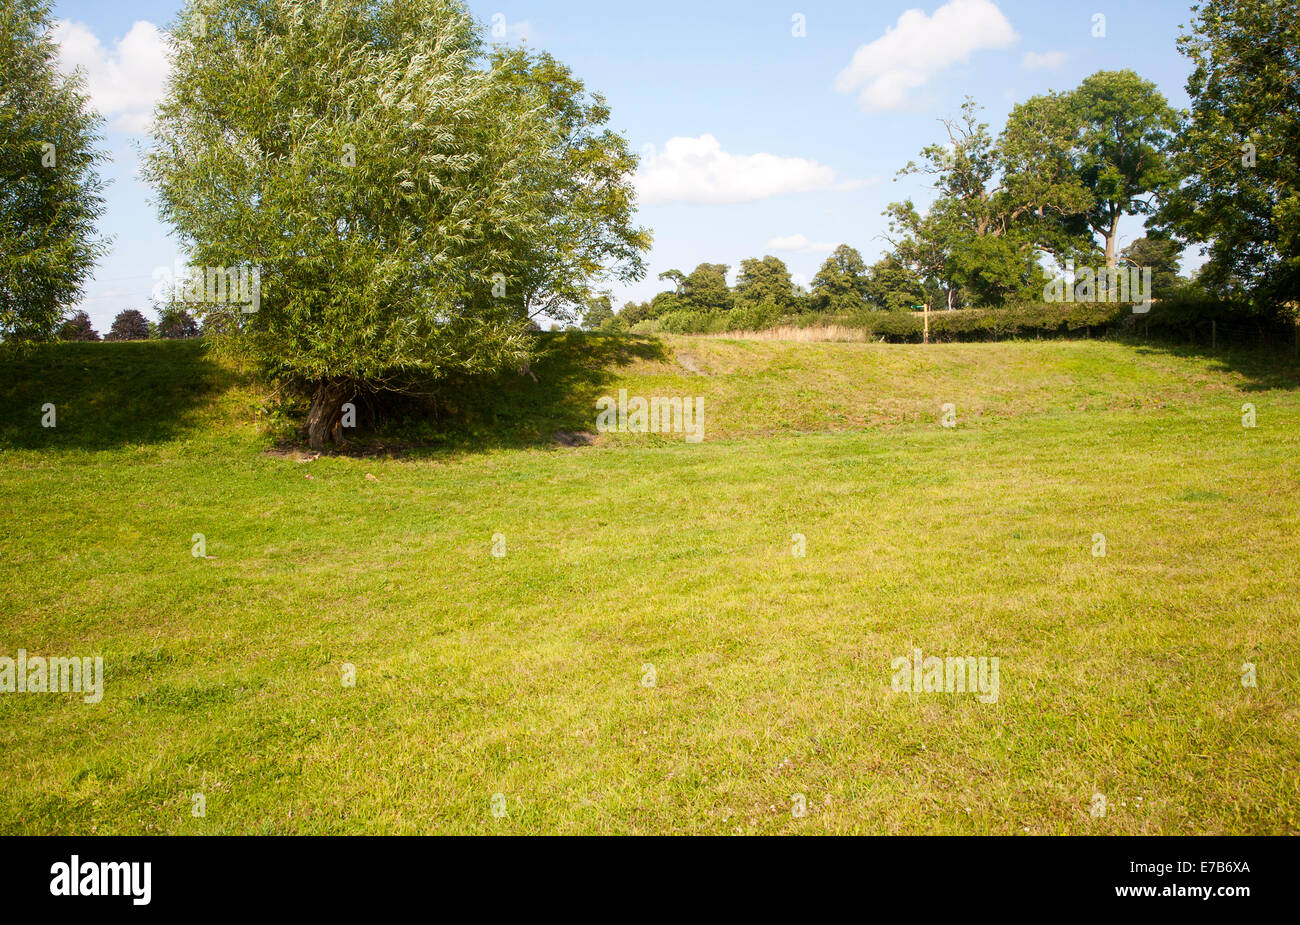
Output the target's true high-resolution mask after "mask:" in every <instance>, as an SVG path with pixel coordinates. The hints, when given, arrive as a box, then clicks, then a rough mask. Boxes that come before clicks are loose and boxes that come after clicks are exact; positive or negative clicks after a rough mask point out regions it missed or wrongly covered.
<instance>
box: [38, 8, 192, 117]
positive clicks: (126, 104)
mask: <svg viewBox="0 0 1300 925" xmlns="http://www.w3.org/2000/svg"><path fill="white" fill-rule="evenodd" d="M54 40H55V41H56V42H58V44H59V66H60V67H62V68H63V70H65V71H71V70H72V69H73V68H76V67H81V68H83V69H84V70H85V72H86V87H87V89H88V90H89V92H90V99H91V102H92V103H94V105H95V108H96V109H98V110H99V111H100V112H101V113H103V114H104V115H105V116H106V117H107V118H108V119H110V120H111V122H110V127H111V128H113V129H117V130H119V131H124V132H144V131H148V129H149V124H150V122H151V121H152V119H153V107H154V104H155V103H156V102H157V101H158V97H160V96H161V95H162V92H163V87H164V85H165V83H166V81H167V74H168V71H169V70H170V67H171V66H170V64H169V63H168V61H167V46H166V44H165V43H164V42H163V37H162V33H161V32H160V31H159V29H158V27H157V26H155V25H154V24H153V23H151V22H146V21H145V20H137V21H136V22H135V23H134V24H133V25H132V26H131V30H130V31H129V32H127V34H126V35H125V36H124V37H122V38H120V39H118V40H117V41H115V42H114V43H113V48H112V50H111V51H110V50H108V49H106V48H105V47H104V45H103V43H102V42H100V40H99V37H98V36H96V35H95V33H93V32H91V31H90V28H89V27H88V26H86V25H85V24H84V23H79V22H72V21H70V20H66V19H65V20H59V21H58V22H57V23H56V24H55V26H54Z"/></svg>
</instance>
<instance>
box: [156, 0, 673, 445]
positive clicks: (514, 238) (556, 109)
mask: <svg viewBox="0 0 1300 925" xmlns="http://www.w3.org/2000/svg"><path fill="white" fill-rule="evenodd" d="M170 42H171V52H172V59H173V71H172V76H171V78H170V82H169V84H168V87H167V91H166V93H165V95H164V98H163V100H162V101H161V103H160V104H159V109H158V112H157V117H156V132H155V141H154V144H153V146H152V147H151V148H150V150H149V151H147V152H146V156H145V173H146V175H147V177H148V178H149V179H150V180H151V181H152V182H153V183H154V184H155V186H156V188H157V190H158V194H159V205H160V209H161V212H162V215H163V217H164V219H165V220H167V221H169V222H170V223H171V224H172V225H173V226H174V228H175V230H176V232H177V234H178V236H179V238H180V240H181V242H182V245H183V246H184V247H185V249H186V251H187V252H188V256H189V260H190V264H191V266H192V267H197V268H202V269H204V270H205V271H207V272H208V273H211V272H213V271H225V272H227V273H228V271H231V270H234V269H236V268H239V267H246V266H247V267H255V268H256V269H257V271H258V276H257V278H258V279H259V280H260V293H258V295H257V298H256V299H255V300H254V303H253V304H252V305H250V304H248V303H247V300H243V301H241V302H236V301H233V300H228V301H227V302H226V303H225V304H220V305H213V304H205V305H203V309H204V310H205V311H207V312H209V313H211V312H217V313H222V314H224V315H225V316H226V317H227V318H228V321H229V323H226V324H221V325H213V328H214V329H216V330H221V331H223V332H224V333H222V334H219V335H218V336H216V337H215V338H214V340H215V341H216V343H217V345H218V347H219V348H221V349H227V350H230V351H233V352H235V353H237V354H241V355H243V356H246V357H249V358H251V359H252V360H253V361H254V362H255V363H256V364H257V365H258V366H259V367H260V368H261V369H262V370H263V371H264V372H266V373H267V374H268V375H270V376H272V377H274V378H276V379H278V380H281V381H286V382H289V383H292V384H295V385H297V386H299V387H301V388H302V389H303V390H304V391H305V392H306V393H307V394H308V395H309V396H310V399H311V404H310V408H309V411H308V415H307V431H308V436H309V439H310V442H311V445H312V447H313V448H316V449H320V448H322V447H323V446H324V444H325V442H326V441H327V440H328V439H330V437H333V438H334V439H335V440H336V441H337V440H338V439H339V430H338V425H339V422H340V419H341V416H342V407H343V405H344V403H345V402H347V401H348V400H350V399H351V398H352V397H353V396H354V395H355V394H356V393H357V392H358V391H360V390H381V389H385V388H401V387H403V386H404V385H405V384H408V383H410V382H413V381H417V380H418V381H423V382H428V381H430V380H436V379H438V378H440V377H445V376H448V375H450V374H453V373H457V372H471V373H482V372H488V373H490V372H496V371H500V370H503V369H506V368H511V367H518V366H520V365H521V364H523V363H525V362H527V360H528V359H529V356H530V353H531V352H532V350H533V344H534V338H533V337H532V336H531V335H530V334H529V329H530V323H529V322H530V316H531V315H533V314H537V313H539V312H544V313H546V314H549V315H551V316H553V317H560V318H564V317H566V315H567V314H569V313H572V312H573V311H574V308H575V307H577V306H581V305H583V304H585V301H586V299H587V298H588V297H589V296H590V295H591V292H592V291H593V289H594V287H595V285H596V284H597V283H599V282H602V281H604V280H607V279H609V278H610V277H615V278H619V279H635V278H639V277H640V276H641V275H642V274H643V273H644V267H643V264H642V260H641V254H642V252H643V251H644V250H645V249H646V248H647V246H648V243H649V242H648V236H647V235H646V233H645V232H643V231H641V230H639V229H636V228H634V227H633V225H632V218H633V210H634V206H635V202H634V196H633V193H632V191H631V186H630V182H631V181H630V179H629V178H630V175H631V170H632V168H634V167H635V163H636V161H635V157H634V156H633V155H632V154H631V153H630V152H629V151H628V149H627V145H626V143H625V142H624V140H623V139H622V138H621V137H620V136H618V135H615V134H613V133H611V132H609V131H607V130H605V129H604V127H603V125H602V123H603V122H604V121H605V120H606V119H607V118H608V110H607V108H606V107H605V106H604V103H603V101H601V100H600V99H599V98H598V97H597V98H595V99H594V100H588V99H587V98H586V96H585V91H584V88H583V86H582V84H581V83H580V82H579V81H577V80H576V79H573V78H572V75H570V74H569V73H568V71H567V70H566V69H565V68H563V67H562V66H561V65H559V64H558V63H557V62H555V61H553V60H552V59H550V58H547V57H545V56H540V57H538V56H530V55H527V54H525V53H524V52H522V51H517V50H516V51H508V50H498V51H497V52H496V53H495V54H493V55H492V56H491V57H490V58H489V57H488V55H487V54H486V50H485V48H484V46H483V45H482V42H481V39H480V38H479V30H478V28H477V26H476V24H475V23H474V21H473V19H472V18H471V17H470V15H469V13H468V12H467V11H466V9H465V8H464V6H463V5H462V4H460V3H458V2H454V0H377V2H373V3H356V2H354V0H321V2H315V3H309V4H304V3H300V2H295V0H191V2H190V3H189V4H188V5H187V6H186V8H185V9H184V10H183V11H182V13H181V14H180V17H179V19H178V21H177V23H176V24H175V26H174V27H173V28H172V29H171V30H170ZM214 292H215V293H218V294H219V289H216V290H214V289H211V288H209V289H208V290H207V291H204V292H203V294H202V296H201V298H203V299H207V300H209V301H210V300H211V298H212V296H213V295H214ZM251 308H256V310H255V311H250V309H251Z"/></svg>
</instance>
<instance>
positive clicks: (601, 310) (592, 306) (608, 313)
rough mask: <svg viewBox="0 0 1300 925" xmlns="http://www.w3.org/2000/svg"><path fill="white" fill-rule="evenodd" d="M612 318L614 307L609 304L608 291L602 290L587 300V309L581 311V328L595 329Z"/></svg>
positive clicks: (586, 329) (598, 328)
mask: <svg viewBox="0 0 1300 925" xmlns="http://www.w3.org/2000/svg"><path fill="white" fill-rule="evenodd" d="M613 320H614V308H613V306H612V305H610V300H609V293H608V292H603V293H601V294H600V295H598V296H595V297H594V298H592V299H591V300H590V301H588V302H587V310H586V311H585V312H583V313H582V328H583V330H584V331H597V330H600V328H601V327H603V326H604V325H605V324H606V323H607V322H610V321H613Z"/></svg>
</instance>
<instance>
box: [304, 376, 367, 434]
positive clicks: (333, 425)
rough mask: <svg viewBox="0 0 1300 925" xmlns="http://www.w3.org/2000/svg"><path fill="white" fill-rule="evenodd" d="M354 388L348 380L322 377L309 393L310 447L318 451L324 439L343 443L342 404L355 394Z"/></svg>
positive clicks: (308, 432) (308, 429)
mask: <svg viewBox="0 0 1300 925" xmlns="http://www.w3.org/2000/svg"><path fill="white" fill-rule="evenodd" d="M356 392H357V390H356V388H355V387H353V386H352V384H351V383H348V382H340V381H338V380H334V379H322V380H321V381H319V382H317V383H316V388H315V389H313V390H312V393H311V408H310V409H309V410H308V412H307V439H308V441H309V442H310V443H311V448H312V449H313V450H316V451H317V452H320V451H321V450H323V449H325V441H326V440H333V441H334V444H335V445H336V446H337V445H340V444H342V443H343V428H342V423H343V405H344V403H345V402H348V401H350V400H351V399H352V398H353V397H354V396H355V395H356Z"/></svg>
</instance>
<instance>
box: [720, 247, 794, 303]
mask: <svg viewBox="0 0 1300 925" xmlns="http://www.w3.org/2000/svg"><path fill="white" fill-rule="evenodd" d="M734 296H735V308H734V309H733V310H739V309H741V308H749V307H753V306H757V305H762V304H766V305H768V306H771V307H773V308H775V310H776V311H777V312H784V311H789V310H790V309H791V307H792V306H793V305H794V301H795V299H794V282H793V281H792V280H791V278H790V270H789V268H788V267H786V265H785V261H783V260H781V259H780V258H779V257H772V256H766V257H764V258H763V259H762V260H758V259H755V258H752V257H749V258H746V259H744V260H742V261H740V272H739V273H737V274H736V286H735V290H734Z"/></svg>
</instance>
